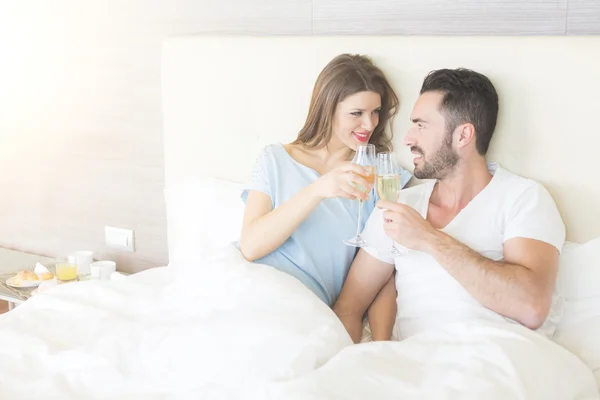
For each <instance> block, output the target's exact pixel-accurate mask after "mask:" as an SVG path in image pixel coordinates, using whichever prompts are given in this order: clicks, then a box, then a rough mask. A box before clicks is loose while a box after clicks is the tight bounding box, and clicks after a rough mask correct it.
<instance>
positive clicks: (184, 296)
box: [0, 247, 599, 400]
mask: <svg viewBox="0 0 600 400" xmlns="http://www.w3.org/2000/svg"><path fill="white" fill-rule="evenodd" d="M174 271H176V272H177V274H174ZM598 398H599V396H598V389H597V386H596V382H595V380H594V377H593V375H592V372H591V371H590V370H589V369H588V368H587V367H586V366H585V365H584V364H583V363H582V362H581V361H580V360H579V359H578V358H577V357H576V356H574V355H573V354H571V353H569V352H568V351H566V350H565V349H563V348H562V347H560V346H558V345H557V344H555V343H553V342H552V341H550V340H547V339H545V338H543V337H542V336H540V335H539V334H537V333H534V332H531V331H529V330H527V329H525V328H523V327H521V326H517V325H514V324H508V323H506V324H493V323H486V322H468V323H460V324H453V325H448V326H445V327H443V328H442V329H438V330H432V331H428V332H426V333H425V334H421V335H417V336H413V337H411V338H410V339H407V340H404V341H402V342H386V343H366V344H360V345H352V343H351V340H350V338H349V336H348V335H347V333H346V331H345V330H344V327H343V326H342V324H341V323H340V322H339V320H338V319H337V318H336V317H335V315H334V314H333V312H332V311H331V310H330V309H329V308H328V307H326V306H325V305H324V304H323V303H322V302H321V301H320V300H318V299H317V298H316V296H314V295H313V294H312V293H311V292H309V291H308V290H307V289H305V288H304V287H303V286H302V285H301V284H300V283H299V282H298V281H296V280H295V279H294V278H291V277H289V276H287V275H284V274H282V273H279V272H278V271H276V270H274V269H272V268H269V267H265V266H261V265H255V264H251V263H247V262H245V261H244V260H243V258H242V257H241V255H240V254H239V252H238V251H237V250H236V249H234V248H233V247H231V248H229V249H227V250H225V251H223V252H220V253H219V254H218V255H216V256H212V257H211V258H207V259H204V260H202V261H196V262H193V261H189V260H188V261H186V260H176V261H173V262H172V265H171V266H170V267H165V268H156V269H153V270H149V271H145V272H142V273H139V274H136V275H133V276H131V277H129V278H127V279H126V280H124V281H121V282H116V281H115V282H105V283H102V282H94V281H91V282H82V283H76V284H68V285H62V286H60V287H57V288H55V289H53V290H52V291H50V292H47V293H43V294H41V295H38V296H36V297H34V298H32V299H31V300H29V301H28V302H26V303H25V304H23V305H21V306H19V307H17V308H16V309H15V310H14V311H11V312H9V313H8V314H5V315H3V316H1V317H0V399H3V400H4V399H18V400H22V399H128V400H133V399H148V400H150V399H286V400H287V399H541V400H549V399H557V400H570V399H598Z"/></svg>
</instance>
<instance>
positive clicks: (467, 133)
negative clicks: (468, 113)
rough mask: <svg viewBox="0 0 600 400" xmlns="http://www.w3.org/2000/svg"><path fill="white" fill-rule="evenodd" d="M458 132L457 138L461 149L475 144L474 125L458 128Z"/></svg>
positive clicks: (464, 125) (469, 124) (468, 124)
mask: <svg viewBox="0 0 600 400" xmlns="http://www.w3.org/2000/svg"><path fill="white" fill-rule="evenodd" d="M456 130H457V132H455V136H456V137H457V146H458V148H459V149H460V148H464V147H466V146H468V145H469V144H470V143H473V144H475V127H474V126H473V124H471V123H467V124H462V125H459V126H457V127H456Z"/></svg>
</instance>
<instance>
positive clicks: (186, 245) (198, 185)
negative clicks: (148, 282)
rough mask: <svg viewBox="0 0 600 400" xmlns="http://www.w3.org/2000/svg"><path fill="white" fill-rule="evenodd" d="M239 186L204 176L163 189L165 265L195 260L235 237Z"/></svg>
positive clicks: (239, 212)
mask: <svg viewBox="0 0 600 400" xmlns="http://www.w3.org/2000/svg"><path fill="white" fill-rule="evenodd" d="M242 186H243V185H242V184H241V183H235V182H230V181H226V180H222V179H217V178H208V177H207V178H198V179H194V180H189V181H186V182H184V183H182V184H180V185H177V186H174V187H171V188H167V189H165V191H164V194H165V206H166V214H167V235H168V250H169V265H176V264H177V263H176V261H177V260H179V261H182V262H184V261H190V260H191V261H195V260H198V259H200V258H202V257H204V256H206V255H207V254H208V253H209V252H212V251H214V250H216V249H220V248H222V247H224V246H227V245H229V244H230V243H231V242H234V241H237V240H239V237H240V233H241V229H242V219H243V216H244V203H243V202H242V200H241V199H240V193H241V191H242Z"/></svg>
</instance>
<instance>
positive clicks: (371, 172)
mask: <svg viewBox="0 0 600 400" xmlns="http://www.w3.org/2000/svg"><path fill="white" fill-rule="evenodd" d="M352 162H353V163H354V164H357V165H360V166H361V167H363V168H364V169H366V170H367V174H366V175H361V177H363V178H364V179H365V180H366V181H367V182H369V183H370V184H371V186H370V187H363V186H361V185H357V186H356V188H357V189H358V190H360V191H361V192H363V193H367V192H368V191H370V190H371V189H372V188H373V183H374V181H375V168H376V160H375V145H372V144H359V145H358V148H357V149H356V154H355V155H354V158H353V159H352ZM362 205H363V202H362V200H361V199H358V221H357V223H356V236H354V237H353V238H352V239H347V240H344V243H346V244H347V245H348V246H354V247H364V246H366V244H367V241H366V240H364V239H363V238H362V237H361V236H360V223H361V210H362Z"/></svg>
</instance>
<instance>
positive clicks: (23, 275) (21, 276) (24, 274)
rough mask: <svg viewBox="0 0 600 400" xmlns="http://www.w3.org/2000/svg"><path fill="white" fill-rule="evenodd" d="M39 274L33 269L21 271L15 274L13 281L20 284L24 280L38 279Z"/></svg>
mask: <svg viewBox="0 0 600 400" xmlns="http://www.w3.org/2000/svg"><path fill="white" fill-rule="evenodd" d="M37 280H39V279H38V276H37V274H36V273H35V272H33V271H27V270H25V271H20V272H19V273H18V274H17V275H15V276H14V277H13V283H14V284H15V285H20V284H22V283H23V282H24V281H37Z"/></svg>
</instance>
